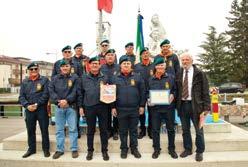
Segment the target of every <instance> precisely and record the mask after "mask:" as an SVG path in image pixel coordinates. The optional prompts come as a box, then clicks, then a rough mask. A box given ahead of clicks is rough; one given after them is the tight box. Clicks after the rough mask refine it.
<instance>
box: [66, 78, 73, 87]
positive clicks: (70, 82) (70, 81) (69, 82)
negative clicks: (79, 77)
mask: <svg viewBox="0 0 248 167" xmlns="http://www.w3.org/2000/svg"><path fill="white" fill-rule="evenodd" d="M67 85H68V87H69V88H70V87H72V80H70V79H69V80H68V83H67Z"/></svg>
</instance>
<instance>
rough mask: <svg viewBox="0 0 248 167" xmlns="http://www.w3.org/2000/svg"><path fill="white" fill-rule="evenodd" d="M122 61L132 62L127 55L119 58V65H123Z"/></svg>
mask: <svg viewBox="0 0 248 167" xmlns="http://www.w3.org/2000/svg"><path fill="white" fill-rule="evenodd" d="M124 61H130V62H132V61H131V59H130V58H129V57H128V56H127V55H123V56H121V58H120V59H119V64H121V63H123V62H124Z"/></svg>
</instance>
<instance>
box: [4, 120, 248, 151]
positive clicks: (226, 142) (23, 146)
mask: <svg viewBox="0 0 248 167" xmlns="http://www.w3.org/2000/svg"><path fill="white" fill-rule="evenodd" d="M231 131H232V133H207V134H205V142H206V151H208V152H213V151H248V132H247V131H245V130H243V129H240V128H238V127H236V126H233V125H231ZM192 138H193V145H194V143H195V142H194V138H195V135H194V134H193V135H192ZM160 139H161V148H162V152H167V134H161V138H160ZM138 141H139V149H140V151H141V152H143V153H151V152H153V148H152V140H151V139H149V138H148V137H147V136H146V137H145V138H143V139H140V140H138ZM50 143H51V151H55V150H56V140H55V135H50ZM175 143H176V151H177V152H181V151H183V141H182V135H181V134H177V135H176V140H175ZM78 145H79V150H80V151H84V152H86V150H87V140H86V135H83V136H82V137H81V139H79V140H78ZM119 147H120V141H119V140H117V141H115V140H113V139H112V138H111V139H110V140H109V147H108V149H109V152H111V153H119V152H120V149H119ZM94 148H95V152H100V150H101V149H100V148H101V144H100V137H99V135H95V146H94ZM3 149H4V150H20V151H24V150H27V134H26V132H22V133H20V134H18V135H15V136H12V137H9V138H7V139H4V140H3ZM37 150H41V136H40V135H37ZM65 151H70V144H69V137H68V136H67V137H66V141H65Z"/></svg>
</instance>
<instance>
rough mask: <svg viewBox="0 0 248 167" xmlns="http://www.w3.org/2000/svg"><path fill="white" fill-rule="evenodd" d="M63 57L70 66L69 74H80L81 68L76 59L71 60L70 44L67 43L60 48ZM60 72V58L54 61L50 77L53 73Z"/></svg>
mask: <svg viewBox="0 0 248 167" xmlns="http://www.w3.org/2000/svg"><path fill="white" fill-rule="evenodd" d="M61 51H62V54H63V59H61V60H66V61H68V62H69V64H70V66H71V71H70V73H71V74H77V75H78V76H82V70H80V66H79V64H78V63H77V62H76V61H72V51H71V46H69V45H67V46H65V47H64V48H63V49H62V50H61ZM57 74H60V60H58V61H56V62H55V63H54V67H53V71H52V77H54V76H55V75H57Z"/></svg>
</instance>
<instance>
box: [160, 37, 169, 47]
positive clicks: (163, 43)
mask: <svg viewBox="0 0 248 167" xmlns="http://www.w3.org/2000/svg"><path fill="white" fill-rule="evenodd" d="M165 44H170V41H169V40H168V39H165V40H163V42H161V44H160V47H162V46H163V45H165Z"/></svg>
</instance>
